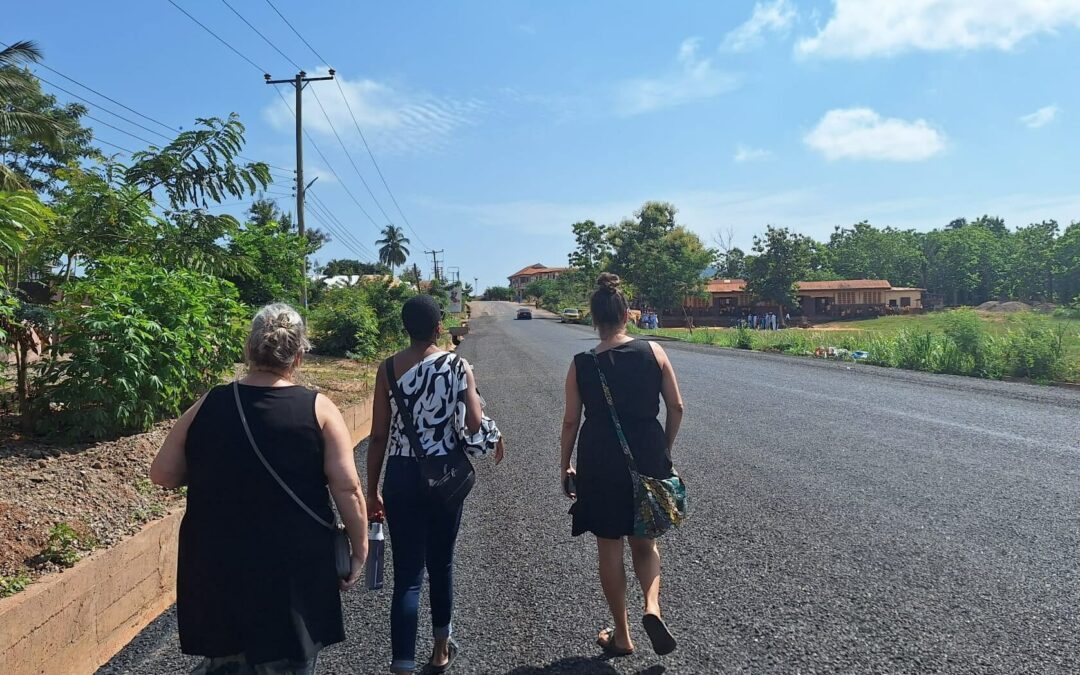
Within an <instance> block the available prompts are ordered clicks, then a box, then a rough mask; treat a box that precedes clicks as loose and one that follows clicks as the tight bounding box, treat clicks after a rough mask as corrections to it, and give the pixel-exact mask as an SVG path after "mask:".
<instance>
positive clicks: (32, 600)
mask: <svg viewBox="0 0 1080 675" xmlns="http://www.w3.org/2000/svg"><path fill="white" fill-rule="evenodd" d="M371 405H372V399H371V398H369V399H367V400H366V401H364V402H362V403H359V404H357V405H354V406H351V407H349V408H346V409H345V410H343V411H342V416H343V417H344V418H345V423H346V425H348V427H349V431H350V434H351V436H352V441H353V444H354V445H357V444H359V443H360V441H362V440H363V439H365V438H367V437H368V436H369V435H370V434H371ZM183 516H184V509H183V507H181V508H178V509H176V510H174V511H172V512H170V513H169V514H168V515H166V516H165V517H164V518H161V519H159V520H155V521H153V522H151V523H148V524H147V525H146V526H145V527H143V528H142V529H141V530H139V531H138V532H137V533H135V534H134V535H132V536H131V537H129V538H127V539H124V540H123V541H121V542H120V543H118V544H117V545H116V546H113V547H111V548H108V549H104V550H100V551H95V552H94V553H92V554H90V555H89V556H87V557H86V558H84V559H82V560H80V561H79V562H78V563H76V564H75V566H74V567H72V568H71V569H68V570H64V571H62V572H57V573H55V574H49V575H46V576H44V577H42V578H41V579H39V580H38V581H36V582H35V583H33V584H32V585H31V586H30V587H29V588H27V589H26V590H25V591H22V592H21V593H17V594H15V595H13V596H12V597H10V598H4V599H2V600H0V673H3V674H4V675H47V674H51V673H66V674H69V675H84V674H86V675H90V674H91V673H94V672H95V671H97V669H98V668H100V667H101V666H102V665H103V664H105V663H107V662H108V661H109V659H111V658H112V657H113V656H114V655H115V654H116V653H117V652H119V651H120V650H121V649H123V648H124V646H125V645H127V643H128V642H130V641H131V640H132V639H133V638H134V637H135V636H136V635H138V634H139V633H140V632H141V631H142V629H143V628H145V627H146V625H147V624H149V623H150V622H151V621H153V620H154V619H156V618H157V617H158V616H159V615H160V614H161V613H162V612H164V611H165V610H166V609H168V608H169V606H171V605H172V604H173V602H175V601H176V553H177V546H178V535H179V530H180V522H181V520H182V519H183Z"/></svg>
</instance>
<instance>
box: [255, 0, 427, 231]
mask: <svg viewBox="0 0 1080 675" xmlns="http://www.w3.org/2000/svg"><path fill="white" fill-rule="evenodd" d="M266 4H268V5H270V8H271V9H273V10H274V13H275V14H277V15H278V16H279V17H280V18H281V20H282V21H284V22H285V25H286V26H288V27H289V30H291V31H292V32H293V34H295V35H296V37H298V38H300V41H301V42H303V43H304V45H305V46H306V47H307V48H308V49H310V50H311V53H312V54H314V55H315V58H317V59H319V60H320V61H322V62H323V63H324V64H326V65H327V66H329V65H330V62H329V61H328V60H326V59H324V58H323V57H322V54H320V53H319V52H318V51H316V50H315V48H314V47H312V46H311V43H310V42H308V41H307V40H306V39H304V36H303V35H301V34H300V31H298V30H296V27H295V26H293V25H292V23H291V22H290V21H289V20H288V19H286V18H285V15H284V14H282V13H281V11H280V10H278V8H277V6H275V5H274V3H273V2H272V1H271V0H266ZM334 81H335V82H336V83H337V87H338V91H339V92H340V93H341V99H342V100H343V101H345V107H346V109H348V111H349V117H351V118H352V121H353V126H355V127H356V133H358V134H359V135H360V140H361V141H363V143H364V150H366V151H367V154H368V157H370V158H371V163H372V165H374V167H375V172H376V173H378V174H379V180H380V181H382V184H383V187H384V188H386V193H387V194H388V195H390V201H391V202H393V203H394V208H395V209H397V212H398V214H399V215H400V216H401V220H402V221H404V222H405V225H406V226H407V227H408V228H409V231H410V232H412V233H413V236H414V237H416V239H417V241H418V242H420V244H422V245H423V246H424V248H427V243H425V242H424V239H423V237H421V236H420V233H419V232H417V231H416V228H414V227H413V226H412V223H411V222H409V219H408V217H407V216H406V215H405V211H403V210H402V208H401V204H399V203H398V200H397V197H396V196H395V195H394V191H393V190H391V189H390V183H389V182H388V181H387V180H386V176H385V175H383V172H382V168H381V167H379V162H378V161H377V160H376V159H375V153H373V152H372V151H371V146H370V145H368V142H367V137H366V136H364V132H363V131H361V129H360V123H359V122H358V121H357V119H356V115H355V114H354V113H353V109H352V105H350V104H349V97H348V96H346V95H345V89H344V88H343V87H342V86H341V81H340V80H338V79H336V78H335V80H334ZM317 100H318V97H316V101H317ZM319 107H322V103H320V104H319ZM324 112H325V111H324ZM331 126H333V125H331ZM336 133H337V132H335V135H336ZM365 186H366V183H365ZM370 191H371V190H370V189H369V190H368V192H370ZM373 198H374V195H373ZM376 203H378V202H376ZM379 209H380V210H382V207H381V206H380V207H379ZM385 213H386V212H385V211H383V214H384V215H385ZM386 219H387V220H391V218H390V217H389V216H387V218H386Z"/></svg>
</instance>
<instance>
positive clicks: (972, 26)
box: [796, 0, 1080, 58]
mask: <svg viewBox="0 0 1080 675" xmlns="http://www.w3.org/2000/svg"><path fill="white" fill-rule="evenodd" d="M834 6H835V7H834V11H833V15H832V17H830V19H829V21H828V23H826V24H825V27H824V28H822V29H820V30H819V31H818V33H817V35H815V36H813V37H808V38H805V39H802V40H800V41H799V42H798V44H797V45H796V52H797V53H798V54H800V55H804V56H820V57H827V58H828V57H832V58H844V57H846V58H865V57H872V56H890V55H894V54H900V53H903V52H907V51H944V50H952V49H998V50H1010V49H1013V48H1014V47H1015V46H1016V45H1018V44H1019V43H1020V42H1021V41H1023V40H1025V39H1027V38H1029V37H1031V36H1033V35H1038V34H1042V33H1054V32H1056V31H1057V30H1058V29H1061V28H1066V27H1070V26H1071V27H1077V26H1080V2H1077V0H834Z"/></svg>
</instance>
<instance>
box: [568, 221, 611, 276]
mask: <svg viewBox="0 0 1080 675" xmlns="http://www.w3.org/2000/svg"><path fill="white" fill-rule="evenodd" d="M570 228H571V229H572V230H573V232H574V241H575V242H576V247H575V248H574V250H573V251H571V252H570V255H569V261H570V267H571V268H572V269H573V270H574V271H575V272H578V273H580V274H581V276H582V277H583V278H584V281H585V283H586V284H588V285H589V286H591V285H592V284H594V283H596V278H597V277H599V276H600V272H601V271H603V269H604V266H605V265H606V264H607V261H608V260H609V259H610V258H611V254H612V250H611V244H610V243H609V241H608V239H607V232H608V228H607V227H606V226H604V225H597V224H596V223H595V222H593V221H591V220H584V221H582V222H580V223H574V224H573V225H571V226H570Z"/></svg>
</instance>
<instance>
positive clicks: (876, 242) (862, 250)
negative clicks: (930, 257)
mask: <svg viewBox="0 0 1080 675" xmlns="http://www.w3.org/2000/svg"><path fill="white" fill-rule="evenodd" d="M827 247H828V249H829V251H830V253H831V257H830V267H831V269H832V271H833V272H835V273H836V275H837V276H838V278H841V279H887V280H889V281H890V282H891V283H892V284H893V285H894V286H911V285H915V284H919V283H922V275H923V268H924V266H925V263H926V258H925V255H924V254H923V251H922V247H921V246H920V242H919V239H918V236H917V235H916V233H915V232H912V231H902V230H897V229H894V228H891V227H886V228H884V229H880V230H879V229H878V228H876V227H874V226H873V225H871V224H870V223H868V222H866V221H863V222H861V223H856V224H855V225H853V226H852V227H850V228H842V227H839V226H837V228H836V229H835V231H834V232H833V233H832V236H831V237H830V238H829V243H828V245H827Z"/></svg>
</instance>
